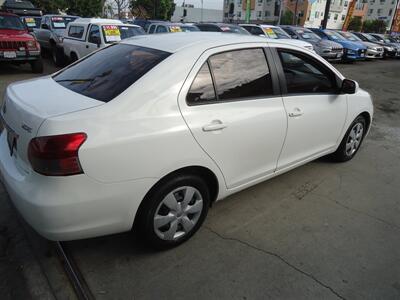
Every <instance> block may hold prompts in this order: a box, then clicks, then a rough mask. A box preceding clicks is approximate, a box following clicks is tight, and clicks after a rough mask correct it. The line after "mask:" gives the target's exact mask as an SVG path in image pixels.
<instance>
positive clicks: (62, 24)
mask: <svg viewBox="0 0 400 300" xmlns="http://www.w3.org/2000/svg"><path fill="white" fill-rule="evenodd" d="M78 18H79V17H78V16H68V15H44V16H43V17H42V21H41V23H40V28H38V29H34V33H35V35H36V38H37V40H38V42H39V43H40V46H41V47H42V50H43V51H47V52H48V53H50V54H51V57H52V59H53V62H54V64H55V65H56V66H62V65H63V64H64V62H65V59H64V51H63V38H64V32H65V29H66V28H67V26H68V23H70V22H73V21H75V20H76V19H78Z"/></svg>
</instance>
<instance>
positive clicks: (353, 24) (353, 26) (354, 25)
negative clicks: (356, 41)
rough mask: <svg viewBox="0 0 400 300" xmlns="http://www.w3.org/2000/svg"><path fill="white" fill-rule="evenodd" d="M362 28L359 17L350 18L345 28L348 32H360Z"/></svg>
mask: <svg viewBox="0 0 400 300" xmlns="http://www.w3.org/2000/svg"><path fill="white" fill-rule="evenodd" d="M361 28H362V21H361V17H352V18H351V19H350V22H349V26H348V27H347V30H348V31H360V30H361Z"/></svg>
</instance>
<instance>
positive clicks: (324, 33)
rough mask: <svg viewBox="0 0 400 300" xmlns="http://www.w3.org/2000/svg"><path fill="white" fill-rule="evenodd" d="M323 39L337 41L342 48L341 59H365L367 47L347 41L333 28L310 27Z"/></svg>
mask: <svg viewBox="0 0 400 300" xmlns="http://www.w3.org/2000/svg"><path fill="white" fill-rule="evenodd" d="M310 30H312V31H313V32H314V33H315V34H317V35H319V36H320V37H321V38H322V39H324V40H330V41H333V42H336V43H339V44H341V45H342V46H343V48H344V54H343V58H342V60H343V61H357V60H365V55H366V52H367V47H366V46H365V45H363V44H362V43H360V42H353V41H349V40H347V39H346V38H344V37H343V36H342V35H340V34H339V33H337V32H336V31H334V30H329V29H316V28H310Z"/></svg>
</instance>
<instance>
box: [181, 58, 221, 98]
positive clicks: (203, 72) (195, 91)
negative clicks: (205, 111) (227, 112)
mask: <svg viewBox="0 0 400 300" xmlns="http://www.w3.org/2000/svg"><path fill="white" fill-rule="evenodd" d="M215 100H216V98H215V90H214V85H213V82H212V77H211V73H210V68H209V66H208V63H207V62H205V63H204V65H203V66H202V67H201V69H200V71H199V73H197V75H196V78H195V79H194V81H193V83H192V86H191V87H190V91H189V93H188V95H187V97H186V101H187V103H188V104H189V105H194V104H200V103H209V102H212V101H215Z"/></svg>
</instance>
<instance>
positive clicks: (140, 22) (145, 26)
mask: <svg viewBox="0 0 400 300" xmlns="http://www.w3.org/2000/svg"><path fill="white" fill-rule="evenodd" d="M162 22H165V21H163V20H147V19H140V18H137V19H134V20H126V21H124V23H127V24H133V25H138V26H140V27H142V28H143V29H144V31H146V32H147V30H148V29H149V27H150V25H151V24H153V23H162Z"/></svg>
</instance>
